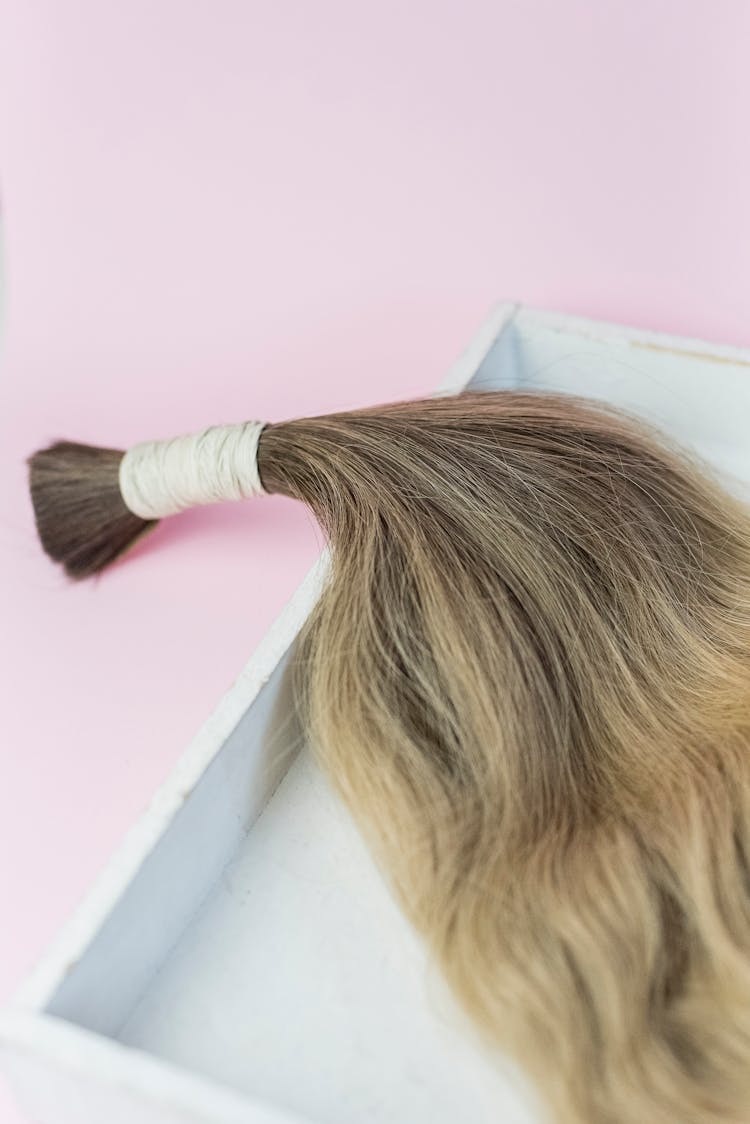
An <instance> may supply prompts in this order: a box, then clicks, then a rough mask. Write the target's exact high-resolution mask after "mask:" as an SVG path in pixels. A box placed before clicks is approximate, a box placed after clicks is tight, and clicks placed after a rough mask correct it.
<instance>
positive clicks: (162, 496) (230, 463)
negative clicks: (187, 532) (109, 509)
mask: <svg viewBox="0 0 750 1124" xmlns="http://www.w3.org/2000/svg"><path fill="white" fill-rule="evenodd" d="M267 424H268V423H267V422H262V421H246V422H240V423H239V424H238V425H212V426H209V427H208V428H207V429H203V430H201V431H200V432H199V433H189V434H186V435H185V436H182V437H173V438H172V439H171V440H170V441H142V442H140V444H138V445H133V447H132V448H130V449H128V451H127V452H126V453H125V455H124V456H123V458H122V460H121V461H120V473H119V481H120V491H121V493H122V498H123V500H124V502H125V505H126V507H128V508H129V509H130V510H131V511H132V512H133V514H134V515H139V516H140V517H141V519H161V518H163V517H164V516H165V515H175V514H176V513H177V512H178V511H184V510H185V508H188V507H195V506H197V505H199V504H207V503H220V502H221V501H222V500H241V499H249V498H250V497H252V496H260V495H265V494H266V492H265V489H264V488H263V485H262V484H261V482H260V475H259V473H258V441H259V439H260V435H261V432H262V430H263V429H264V428H265V426H266V425H267Z"/></svg>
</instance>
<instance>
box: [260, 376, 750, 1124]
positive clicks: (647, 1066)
mask: <svg viewBox="0 0 750 1124" xmlns="http://www.w3.org/2000/svg"><path fill="white" fill-rule="evenodd" d="M258 456H259V468H260V475H261V479H262V481H263V485H264V487H265V488H266V490H267V491H269V492H278V493H283V494H285V495H287V496H293V497H296V498H298V499H300V500H302V501H304V502H305V503H306V504H308V505H309V506H310V508H311V509H312V510H313V512H314V513H315V515H316V516H317V518H318V520H319V521H320V523H321V524H322V526H323V528H324V530H325V532H326V533H327V536H328V537H329V539H330V545H331V551H332V562H331V570H330V577H329V581H328V585H327V587H326V589H325V591H324V593H323V596H322V597H321V599H320V601H319V603H318V605H317V607H316V608H315V610H314V612H313V614H312V616H311V617H310V619H309V621H308V622H307V624H306V626H305V628H304V630H303V634H302V636H301V637H300V640H299V645H298V649H297V657H296V663H295V668H296V674H297V688H298V692H299V698H300V705H301V708H302V713H303V715H304V719H305V722H306V725H307V728H308V731H309V736H310V739H311V743H312V746H313V749H314V751H315V753H316V755H317V757H318V759H319V760H320V762H321V763H322V765H323V766H324V768H325V770H326V771H327V774H328V775H329V777H330V778H331V780H332V782H333V784H334V785H335V787H336V788H337V790H338V792H339V793H340V794H341V795H342V797H343V798H344V800H345V801H346V802H347V804H348V806H349V807H350V809H351V811H352V813H353V815H354V817H355V818H356V820H357V822H358V824H359V825H360V827H361V829H362V831H363V832H364V833H365V835H366V838H367V839H368V841H369V843H370V845H371V847H372V849H373V852H374V853H375V855H376V856H377V857H378V859H379V860H380V862H382V864H383V865H384V867H385V869H386V871H387V872H388V876H389V878H390V880H391V882H392V885H393V887H394V890H395V892H396V894H397V896H398V899H399V901H400V903H401V905H402V907H403V909H404V910H405V911H406V913H407V914H408V916H409V917H410V918H411V920H412V921H413V923H414V925H415V926H416V927H417V928H418V929H419V931H420V932H421V933H422V935H423V937H424V939H425V941H426V943H427V946H428V948H429V949H430V951H431V953H432V954H433V955H434V957H435V958H436V960H437V962H438V963H439V965H440V967H441V969H442V971H443V973H444V975H445V977H446V979H447V980H448V982H449V984H450V986H451V988H452V989H453V991H454V993H455V995H456V996H457V998H458V999H459V1000H460V1002H461V1003H462V1004H463V1006H464V1008H465V1009H466V1010H467V1011H468V1012H469V1014H470V1016H471V1017H472V1018H473V1020H474V1022H475V1023H476V1025H477V1026H478V1027H479V1028H480V1030H481V1032H482V1033H483V1034H484V1036H485V1037H486V1039H487V1040H488V1041H489V1042H491V1043H492V1044H493V1045H494V1046H496V1047H500V1048H501V1049H502V1050H504V1051H507V1052H509V1053H510V1054H512V1055H513V1056H515V1057H516V1058H517V1060H518V1061H519V1062H520V1063H521V1065H522V1066H523V1067H524V1068H525V1070H526V1072H527V1073H528V1074H529V1076H530V1077H531V1078H532V1080H533V1081H534V1082H535V1083H536V1084H537V1086H538V1088H539V1089H540V1091H541V1092H542V1094H543V1095H544V1096H545V1097H546V1099H547V1101H548V1103H549V1105H550V1106H551V1109H552V1113H553V1119H555V1120H556V1121H559V1122H563V1124H584V1122H585V1124H614V1122H617V1124H677V1122H679V1124H699V1122H706V1121H733V1122H735V1121H736V1122H738V1121H748V1120H750V514H749V513H748V510H747V508H746V507H745V506H744V505H743V504H742V503H741V502H740V500H738V499H733V498H732V497H731V496H730V495H729V494H728V493H727V492H725V491H724V490H723V488H722V487H721V486H720V485H719V484H718V483H716V482H714V481H713V480H712V479H711V476H710V473H709V472H708V470H707V469H705V467H704V466H701V465H699V464H697V463H695V462H694V461H693V459H692V458H691V457H690V456H688V455H687V454H684V453H682V452H681V451H680V450H678V449H674V448H671V447H670V445H669V443H668V442H667V440H666V438H664V437H663V435H661V434H658V433H655V432H652V431H650V430H649V429H648V428H647V427H646V426H645V425H643V424H641V423H639V422H637V421H635V420H634V419H631V418H629V417H627V416H625V415H624V414H622V413H620V412H617V411H615V410H613V409H610V408H607V407H606V406H604V405H601V404H595V403H593V402H586V401H583V400H578V399H575V398H573V397H570V396H555V395H550V394H519V393H511V392H497V393H470V394H462V395H459V396H457V397H445V398H434V399H430V400H427V401H419V402H402V403H394V404H392V405H388V406H381V407H378V408H373V409H364V410H357V411H354V412H351V413H341V414H334V415H329V416H326V417H314V418H306V419H299V420H295V421H291V422H285V423H283V424H276V425H271V426H268V427H267V428H266V430H264V432H263V434H262V436H261V440H260V446H259V453H258Z"/></svg>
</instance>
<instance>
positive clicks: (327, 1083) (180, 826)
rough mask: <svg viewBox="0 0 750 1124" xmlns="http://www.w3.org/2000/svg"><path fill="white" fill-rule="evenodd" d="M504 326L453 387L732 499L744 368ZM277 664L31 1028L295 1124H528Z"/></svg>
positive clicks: (567, 331) (529, 1100) (586, 332)
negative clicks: (569, 416)
mask: <svg viewBox="0 0 750 1124" xmlns="http://www.w3.org/2000/svg"><path fill="white" fill-rule="evenodd" d="M702 347H703V351H701V350H700V349H699V348H698V349H696V347H694V346H693V343H692V341H674V340H673V341H667V342H665V338H664V337H658V338H657V337H653V338H651V337H647V336H644V334H643V333H637V332H634V331H631V330H619V329H618V330H616V331H606V330H604V329H602V330H600V331H597V328H596V325H595V324H594V322H590V321H589V322H578V323H576V322H571V321H569V320H566V318H562V317H555V316H553V315H549V314H548V315H542V316H540V315H538V314H534V313H533V312H532V311H531V310H524V309H521V310H520V311H518V312H517V313H516V315H515V316H514V317H513V319H511V320H510V322H509V323H508V324H507V325H506V326H505V328H504V330H503V331H502V332H501V334H500V335H499V337H498V339H497V341H496V343H495V344H494V346H492V347H491V348H490V350H489V351H488V352H487V354H486V356H485V358H484V360H483V362H482V363H481V365H480V366H479V368H478V370H477V371H476V374H475V375H474V377H473V378H472V380H471V382H470V384H469V388H470V389H479V390H491V389H496V388H502V387H512V386H517V387H528V388H538V389H542V388H546V389H553V390H559V391H564V392H568V393H575V394H584V395H588V396H592V397H600V398H603V399H606V400H608V401H611V402H613V403H615V404H617V405H620V406H623V407H625V408H627V409H631V410H633V411H635V412H638V413H640V414H642V415H644V416H646V417H647V418H649V419H650V420H652V421H655V422H657V423H658V424H660V425H662V426H663V427H664V428H665V429H666V430H667V431H668V432H669V433H671V434H672V435H673V436H674V437H676V438H678V439H679V440H681V441H683V442H684V443H686V444H688V445H690V446H692V447H693V448H694V449H696V450H697V451H698V452H699V453H700V454H702V455H703V456H704V457H705V458H707V459H708V460H709V461H710V462H712V463H713V464H714V465H715V466H716V467H717V468H718V469H719V470H720V471H721V472H722V473H723V474H725V476H726V479H727V481H728V483H729V484H730V486H731V487H732V488H734V489H736V490H737V489H738V490H745V491H746V490H747V488H748V484H749V483H750V442H748V431H749V430H750V363H748V361H747V359H744V360H743V359H741V358H739V353H733V354H725V355H721V354H719V355H711V354H706V353H705V348H706V345H705V344H704V345H702ZM292 652H293V647H292V648H291V649H289V650H288V651H287V653H286V654H285V655H284V656H283V657H282V659H281V661H280V662H279V663H278V665H277V666H276V669H275V670H274V671H273V673H272V674H271V676H270V678H269V679H268V681H267V682H266V683H265V684H264V685H263V687H262V688H261V690H260V691H259V693H258V695H257V697H256V698H255V701H254V702H253V703H252V705H251V706H250V707H249V708H248V709H247V711H246V712H245V713H244V714H243V716H242V718H241V719H240V721H239V723H238V724H237V726H236V727H235V729H234V730H233V732H232V733H231V735H230V736H229V737H228V738H227V739H226V740H225V742H224V744H223V745H222V747H221V749H220V750H219V752H218V753H217V754H216V756H215V757H214V759H213V761H212V762H211V764H210V765H209V767H208V768H207V769H206V770H205V772H204V773H203V775H202V777H201V779H200V780H199V782H198V783H197V784H196V785H195V786H194V787H193V788H192V789H191V791H190V792H188V793H186V794H185V799H184V803H183V805H182V807H181V808H180V810H179V812H178V813H177V814H176V815H175V816H174V818H173V820H172V822H171V824H170V826H169V828H168V830H167V831H166V832H165V834H164V835H163V837H162V838H161V839H160V840H159V841H158V843H157V844H156V846H155V847H154V848H153V849H152V851H151V853H150V854H149V856H148V858H147V859H146V861H144V862H143V863H142V864H141V867H140V869H139V871H138V873H137V876H136V877H135V878H134V879H132V880H131V882H130V884H129V887H128V889H127V891H126V893H125V894H124V895H123V896H122V897H121V899H120V900H119V902H118V904H117V905H116V907H115V908H114V910H113V911H112V912H111V913H110V915H109V917H108V918H107V920H106V922H105V923H104V924H103V925H102V926H101V927H100V929H99V931H98V933H97V935H96V937H95V939H94V940H93V941H92V942H91V943H90V945H89V947H88V949H87V951H86V952H85V954H84V955H83V956H82V957H81V958H80V959H79V960H77V961H76V962H75V963H74V964H72V965H71V966H70V969H69V971H68V972H67V974H66V976H65V979H64V980H63V982H62V983H61V984H60V986H59V987H57V989H56V990H55V992H54V994H53V995H52V996H51V998H50V1000H49V1002H48V1003H47V1005H46V1008H45V1009H46V1010H47V1011H48V1012H49V1013H52V1014H55V1015H57V1016H59V1017H62V1018H64V1019H67V1020H69V1021H71V1022H73V1023H75V1024H77V1025H79V1026H83V1027H86V1028H88V1029H90V1030H94V1031H97V1032H98V1033H100V1034H102V1035H105V1036H107V1037H109V1038H112V1039H115V1040H117V1041H119V1042H121V1043H123V1044H126V1045H128V1046H132V1047H135V1048H137V1049H139V1050H142V1051H146V1052H148V1053H150V1054H153V1055H156V1056H158V1057H162V1058H165V1059H168V1060H169V1061H171V1062H175V1063H177V1064H179V1065H181V1066H184V1067H187V1068H188V1069H189V1070H191V1071H194V1072H197V1073H199V1074H202V1075H205V1076H207V1077H210V1078H213V1079H215V1080H217V1081H219V1082H221V1083H223V1084H225V1085H228V1086H230V1087H232V1088H233V1089H235V1090H239V1091H240V1092H242V1093H245V1094H248V1095H249V1096H252V1097H257V1098H259V1099H261V1100H265V1101H267V1102H272V1103H274V1104H278V1105H281V1106H284V1107H287V1108H289V1109H292V1110H295V1111H297V1112H299V1113H301V1114H304V1116H305V1117H306V1118H309V1119H310V1120H313V1121H320V1122H321V1124H322V1122H331V1124H339V1122H341V1124H343V1122H345V1121H346V1122H349V1121H351V1120H362V1121H364V1120H368V1121H403V1122H407V1121H408V1122H410V1124H418V1122H421V1121H425V1122H426V1121H428V1120H429V1121H432V1122H437V1124H439V1122H442V1121H445V1122H448V1121H453V1122H455V1121H456V1120H461V1121H465V1122H466V1124H480V1122H484V1121H490V1120H493V1121H495V1120H498V1119H501V1120H503V1121H504V1122H505V1124H521V1122H530V1121H533V1120H537V1119H538V1115H537V1111H538V1110H537V1108H536V1106H535V1105H534V1102H533V1096H532V1094H531V1092H530V1090H529V1089H528V1088H526V1087H525V1085H524V1083H523V1080H522V1079H521V1078H520V1076H519V1075H518V1074H517V1072H516V1071H515V1070H514V1069H513V1067H512V1066H511V1065H510V1064H509V1063H508V1064H506V1063H505V1062H504V1061H502V1060H497V1059H492V1058H490V1057H489V1056H487V1055H486V1054H485V1053H484V1052H483V1051H482V1049H481V1048H480V1047H479V1046H478V1044H477V1043H476V1042H475V1041H474V1039H473V1036H472V1033H471V1032H470V1030H469V1028H467V1026H466V1025H465V1024H464V1023H463V1022H462V1020H461V1018H460V1016H458V1014H457V1013H456V1012H455V1010H454V1009H453V1008H452V1005H451V1002H450V1000H449V998H448V996H447V995H446V994H445V992H444V991H443V988H442V985H441V981H440V980H439V978H438V977H437V974H436V973H435V972H434V971H433V970H432V968H431V966H430V965H429V964H428V963H427V962H426V960H425V956H424V952H423V950H422V947H421V945H420V942H419V940H418V938H417V937H416V936H415V934H414V933H413V932H412V931H411V929H410V927H409V926H408V924H407V923H406V921H405V920H404V919H403V917H402V916H401V914H400V912H399V910H398V908H397V906H396V905H395V903H394V901H393V900H392V898H391V896H390V894H389V892H388V890H387V887H386V884H385V882H384V880H383V878H382V877H381V874H380V872H379V871H378V870H377V868H376V867H375V866H374V864H373V862H372V860H371V858H370V856H369V855H368V853H367V851H366V849H365V847H364V844H363V842H362V841H361V839H360V837H359V835H358V833H357V831H356V829H355V827H354V825H353V823H352V822H351V820H350V819H349V816H348V814H347V813H346V811H345V809H343V808H342V807H341V806H340V804H339V803H338V801H337V800H336V798H335V797H334V796H333V794H332V793H331V791H330V789H329V787H328V786H327V784H326V782H325V780H324V778H323V777H322V776H321V775H320V773H319V772H318V770H317V768H316V767H315V765H314V763H313V762H312V760H311V758H310V755H309V753H308V752H307V750H306V749H305V746H304V741H303V737H302V734H301V731H300V729H299V725H298V722H297V720H296V717H295V714H294V705H293V698H292V696H291V687H290V666H289V660H290V655H291V653H292Z"/></svg>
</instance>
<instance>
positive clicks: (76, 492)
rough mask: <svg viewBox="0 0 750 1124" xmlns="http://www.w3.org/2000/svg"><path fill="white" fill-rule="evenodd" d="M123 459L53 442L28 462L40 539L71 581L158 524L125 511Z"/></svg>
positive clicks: (115, 454)
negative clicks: (121, 486) (121, 476)
mask: <svg viewBox="0 0 750 1124" xmlns="http://www.w3.org/2000/svg"><path fill="white" fill-rule="evenodd" d="M123 455H124V454H123V451H122V450H121V449H102V448H99V447H97V446H95V445H80V444H77V443H76V442H74V441H55V442H54V443H53V444H51V445H49V446H48V447H47V448H45V449H39V450H38V451H37V452H36V453H33V454H32V455H31V456H30V457H28V458H27V461H26V463H27V464H28V466H29V488H30V491H31V501H32V504H33V507H34V517H35V519H36V527H37V532H38V534H39V539H40V541H41V544H42V546H43V547H44V550H45V551H46V552H47V554H48V555H49V557H50V558H52V559H53V560H54V561H55V562H60V563H61V564H62V566H63V568H64V570H65V572H66V574H68V576H69V577H71V578H75V579H81V578H86V577H90V576H91V575H92V574H95V573H98V572H99V571H100V570H103V569H104V568H105V567H106V566H108V565H109V564H110V563H111V562H113V561H114V560H115V559H116V558H119V556H120V555H121V554H123V553H124V552H125V551H126V550H128V549H129V548H130V547H131V546H132V545H133V544H134V543H135V542H136V541H137V540H138V539H139V538H141V536H142V535H144V534H146V533H147V532H148V531H150V530H151V529H152V528H153V527H156V526H157V524H158V522H159V520H158V519H141V518H140V517H139V516H138V515H134V514H133V512H132V511H130V509H129V508H128V507H126V505H125V502H124V500H123V498H122V494H121V492H120V484H119V468H120V461H121V460H122V457H123Z"/></svg>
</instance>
